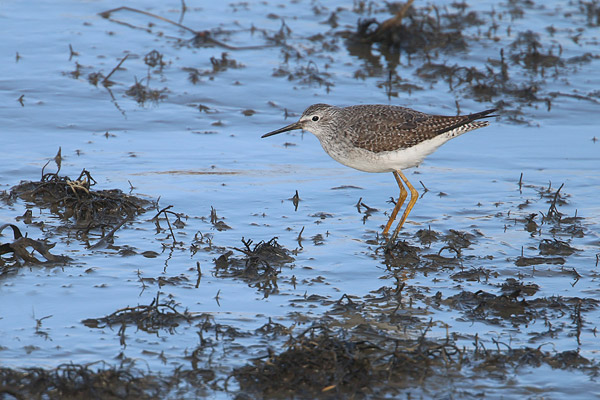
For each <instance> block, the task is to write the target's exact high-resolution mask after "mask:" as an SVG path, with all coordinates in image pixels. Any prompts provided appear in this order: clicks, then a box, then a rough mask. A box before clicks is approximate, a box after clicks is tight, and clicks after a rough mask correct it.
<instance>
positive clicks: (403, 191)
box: [383, 171, 408, 235]
mask: <svg viewBox="0 0 600 400" xmlns="http://www.w3.org/2000/svg"><path fill="white" fill-rule="evenodd" d="M393 172H394V178H396V182H398V186H400V197H398V201H397V202H396V206H395V207H394V210H393V211H392V215H391V216H390V219H389V221H388V223H387V224H386V225H385V229H384V230H383V234H384V235H387V233H388V231H389V230H390V228H391V227H392V223H393V222H394V220H395V219H396V215H398V211H400V208H401V207H402V204H403V203H404V200H406V196H407V195H408V192H407V191H406V189H404V186H403V185H402V181H401V180H400V175H398V173H397V172H396V171H393Z"/></svg>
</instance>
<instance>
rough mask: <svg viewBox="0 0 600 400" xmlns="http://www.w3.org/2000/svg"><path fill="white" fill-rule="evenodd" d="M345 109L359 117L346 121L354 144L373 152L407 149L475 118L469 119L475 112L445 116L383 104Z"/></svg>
mask: <svg viewBox="0 0 600 400" xmlns="http://www.w3.org/2000/svg"><path fill="white" fill-rule="evenodd" d="M348 109H353V110H348V111H350V113H349V114H350V115H352V116H360V117H358V118H353V117H352V118H349V120H348V130H349V131H351V132H352V133H353V134H352V138H353V144H354V145H355V146H356V147H360V148H363V149H365V150H369V151H372V152H374V153H380V152H383V151H393V150H399V149H406V148H409V147H412V146H415V145H417V144H419V143H421V142H423V141H425V140H428V139H431V138H434V137H435V136H438V135H440V134H442V133H444V132H448V131H450V130H452V129H455V128H457V127H459V126H462V125H465V124H467V123H469V122H471V121H473V119H477V118H472V116H474V115H475V114H472V115H461V116H455V117H448V116H440V115H430V114H425V113H422V112H419V111H415V110H411V109H409V108H404V107H397V106H386V105H378V106H353V107H348ZM479 118H482V116H480V117H479Z"/></svg>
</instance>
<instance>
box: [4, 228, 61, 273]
mask: <svg viewBox="0 0 600 400" xmlns="http://www.w3.org/2000/svg"><path fill="white" fill-rule="evenodd" d="M7 227H10V228H12V231H13V238H14V240H13V241H12V242H9V243H3V244H2V245H0V255H2V254H7V253H13V255H14V259H15V263H16V264H19V260H23V261H25V262H26V263H30V264H37V265H39V264H44V262H42V261H40V260H38V259H37V258H36V257H35V256H34V255H33V251H35V252H37V253H38V254H40V255H41V256H42V257H44V258H45V259H46V262H47V263H64V262H67V261H69V260H71V259H70V258H69V257H66V256H55V255H54V254H52V253H50V249H51V248H53V247H54V246H55V244H48V243H46V242H43V241H40V240H35V239H32V238H29V237H24V236H23V234H22V233H21V230H20V229H19V227H17V226H16V225H13V224H4V225H1V226H0V233H1V232H2V231H3V230H4V229H5V228H7ZM28 248H32V249H33V251H32V252H31V253H30V252H29V251H28V250H27V249H28ZM12 266H13V264H6V263H5V260H4V259H1V258H0V276H1V275H3V274H5V273H6V272H7V270H8V268H10V267H12Z"/></svg>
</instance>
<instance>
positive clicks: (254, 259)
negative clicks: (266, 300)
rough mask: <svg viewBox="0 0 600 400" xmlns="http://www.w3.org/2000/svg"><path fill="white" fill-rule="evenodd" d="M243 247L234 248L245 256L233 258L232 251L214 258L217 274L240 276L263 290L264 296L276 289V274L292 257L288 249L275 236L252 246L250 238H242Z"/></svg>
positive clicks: (291, 260) (292, 259)
mask: <svg viewBox="0 0 600 400" xmlns="http://www.w3.org/2000/svg"><path fill="white" fill-rule="evenodd" d="M242 243H243V244H244V246H245V248H244V249H240V248H234V250H237V251H239V252H241V253H243V254H244V255H245V256H246V257H244V258H235V257H231V256H232V255H233V252H232V251H228V252H227V253H225V254H223V255H221V256H220V257H219V258H217V259H215V268H216V271H217V275H218V276H223V277H235V278H241V279H243V280H244V281H246V282H247V283H249V284H250V286H253V287H256V288H258V289H259V290H261V291H263V293H264V294H265V296H267V295H268V294H270V293H273V292H275V291H276V290H277V275H279V272H280V270H279V269H278V268H276V267H281V266H282V265H284V264H287V263H291V262H293V261H294V258H293V257H291V256H290V255H289V254H290V252H289V250H287V249H286V248H284V247H282V246H281V245H280V244H279V243H277V238H272V239H271V240H269V241H268V242H264V241H261V242H259V243H258V244H256V245H254V247H252V240H244V239H243V238H242Z"/></svg>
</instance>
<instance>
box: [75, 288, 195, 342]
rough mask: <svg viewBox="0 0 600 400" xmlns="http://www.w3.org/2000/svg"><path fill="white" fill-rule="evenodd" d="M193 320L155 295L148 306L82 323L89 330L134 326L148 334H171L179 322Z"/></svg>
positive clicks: (190, 316) (187, 313) (117, 312)
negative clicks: (163, 332) (164, 331)
mask: <svg viewBox="0 0 600 400" xmlns="http://www.w3.org/2000/svg"><path fill="white" fill-rule="evenodd" d="M194 318H195V317H194V316H193V315H192V314H190V313H189V312H188V311H187V310H185V311H183V313H181V312H179V311H177V304H176V303H175V302H174V301H173V300H169V301H167V302H160V301H159V296H158V295H157V296H156V298H155V299H153V300H152V303H150V304H149V305H139V306H135V307H125V308H122V309H120V310H117V311H115V312H113V313H112V314H110V315H107V316H106V317H101V318H89V319H85V320H83V321H82V323H83V324H84V325H85V326H88V327H90V328H100V329H101V328H104V327H107V326H108V327H112V326H115V325H116V326H122V327H124V326H126V325H135V326H137V328H138V329H140V330H142V331H144V332H148V333H157V332H158V331H159V330H160V329H164V330H167V331H168V332H169V333H173V332H174V330H175V328H176V327H178V326H179V324H180V323H181V322H187V323H191V322H192V321H193V320H194ZM122 330H123V331H124V328H122Z"/></svg>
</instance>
